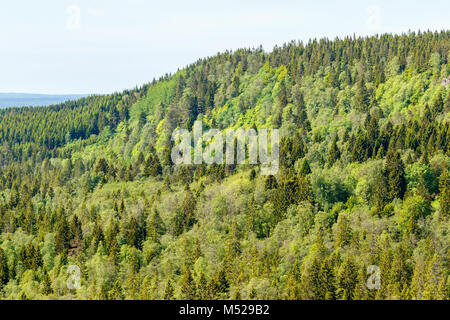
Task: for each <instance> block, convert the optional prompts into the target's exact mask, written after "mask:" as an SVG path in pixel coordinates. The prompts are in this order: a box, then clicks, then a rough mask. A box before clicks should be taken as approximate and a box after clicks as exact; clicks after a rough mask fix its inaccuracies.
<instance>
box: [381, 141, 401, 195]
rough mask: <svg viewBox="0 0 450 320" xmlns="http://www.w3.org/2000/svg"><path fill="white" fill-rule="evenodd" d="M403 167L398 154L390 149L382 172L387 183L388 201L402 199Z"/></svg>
mask: <svg viewBox="0 0 450 320" xmlns="http://www.w3.org/2000/svg"><path fill="white" fill-rule="evenodd" d="M404 168H405V166H404V164H403V161H402V159H401V158H400V154H399V153H398V152H397V151H393V150H392V149H390V150H389V151H388V153H387V155H386V163H385V166H384V170H385V173H386V176H387V182H388V192H387V198H388V201H392V200H394V199H395V198H398V199H403V196H404V195H405V192H406V179H405V169H404Z"/></svg>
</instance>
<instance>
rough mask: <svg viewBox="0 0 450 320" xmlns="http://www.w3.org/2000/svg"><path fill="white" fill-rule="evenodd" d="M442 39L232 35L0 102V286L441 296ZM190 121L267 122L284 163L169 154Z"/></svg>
mask: <svg viewBox="0 0 450 320" xmlns="http://www.w3.org/2000/svg"><path fill="white" fill-rule="evenodd" d="M449 36H450V31H442V32H426V33H409V34H403V35H381V36H374V37H367V38H350V37H349V38H345V39H335V40H328V39H320V40H311V41H309V42H308V43H302V42H291V43H288V44H285V45H283V46H281V47H275V48H274V49H273V51H272V52H270V53H266V52H264V51H263V50H262V49H261V48H257V49H241V50H237V51H235V52H224V53H220V54H217V55H216V56H213V57H209V58H205V59H200V60H198V61H197V62H195V63H193V64H192V65H189V66H187V67H186V68H184V69H182V70H180V71H179V72H177V73H176V74H173V75H166V76H164V77H161V78H160V79H158V80H154V81H153V82H151V83H149V84H147V85H145V86H143V87H140V88H135V89H133V90H127V91H124V92H121V93H114V94H111V95H103V96H91V97H85V98H82V99H79V100H75V101H69V102H66V103H61V104H57V105H53V106H50V107H35V108H7V109H3V110H0V145H1V146H2V148H3V152H2V153H1V154H0V230H1V235H0V287H1V289H2V298H6V299H11V298H22V299H23V298H30V299H43V298H47V297H51V298H56V299H63V298H69V299H124V298H125V299H181V298H183V299H230V298H231V299H233V298H243V299H255V298H259V299H449V298H450V295H449V294H450V286H449V281H448V279H449V272H450V269H449V250H448V249H449V244H450V241H449V240H450V239H449V237H450V235H449V230H450V224H449V204H450V180H449V175H448V169H449V155H450V154H449V152H450V151H449V150H450V149H449V141H450V140H449V136H450V131H449V109H450V87H449V86H446V85H445V84H444V82H443V81H442V79H444V78H447V77H448V76H449V75H450V62H449V53H450V41H449ZM196 120H202V122H203V127H204V130H206V129H209V128H217V129H219V130H221V131H222V132H225V131H226V130H227V129H230V128H233V129H237V128H246V129H250V128H255V129H257V130H258V129H263V128H278V129H279V130H280V135H281V140H280V143H279V149H280V158H279V163H280V170H279V172H278V174H277V175H275V176H263V175H261V173H260V170H259V169H260V166H259V165H250V164H248V163H247V164H242V165H229V164H228V165H225V164H211V165H206V164H200V165H174V164H173V163H172V161H171V157H170V154H171V150H172V148H173V146H174V144H173V141H172V140H171V135H172V133H173V131H174V130H176V129H179V128H185V129H187V130H189V131H191V130H192V126H193V124H194V121H196ZM74 268H75V269H74ZM68 270H79V273H77V272H75V274H73V275H72V276H73V277H75V278H77V277H79V279H80V280H81V281H80V286H79V287H78V288H77V289H74V288H68V287H67V285H66V284H67V281H66V280H67V277H68V273H67V272H68ZM368 270H369V271H370V272H369V273H370V274H369V275H368V274H367V272H368ZM370 275H373V276H374V277H375V278H376V279H379V280H380V281H374V282H373V286H370V285H369V286H368V285H367V280H368V277H369V276H370ZM371 279H372V278H371ZM75 283H76V281H75Z"/></svg>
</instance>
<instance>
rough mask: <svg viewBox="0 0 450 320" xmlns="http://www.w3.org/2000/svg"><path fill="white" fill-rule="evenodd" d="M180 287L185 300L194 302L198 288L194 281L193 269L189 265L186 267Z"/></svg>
mask: <svg viewBox="0 0 450 320" xmlns="http://www.w3.org/2000/svg"><path fill="white" fill-rule="evenodd" d="M179 286H180V291H181V294H182V295H183V299H185V300H194V299H195V298H196V286H195V283H194V280H193V279H192V274H191V269H190V268H189V266H188V265H185V266H184V272H183V276H182V277H181V280H180V284H179Z"/></svg>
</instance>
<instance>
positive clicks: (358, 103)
mask: <svg viewBox="0 0 450 320" xmlns="http://www.w3.org/2000/svg"><path fill="white" fill-rule="evenodd" d="M355 99H356V100H355V108H356V110H358V111H360V112H367V110H368V109H369V105H370V96H369V93H368V92H367V88H366V83H365V81H364V78H363V76H361V77H360V78H359V81H358V82H357V84H356V95H355Z"/></svg>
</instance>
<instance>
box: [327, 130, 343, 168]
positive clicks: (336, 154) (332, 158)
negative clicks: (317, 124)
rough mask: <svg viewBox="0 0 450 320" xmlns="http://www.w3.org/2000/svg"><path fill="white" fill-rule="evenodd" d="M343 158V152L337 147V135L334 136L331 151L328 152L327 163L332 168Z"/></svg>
mask: <svg viewBox="0 0 450 320" xmlns="http://www.w3.org/2000/svg"><path fill="white" fill-rule="evenodd" d="M340 158H341V152H340V151H339V148H338V146H337V135H335V136H334V138H333V140H332V142H331V146H330V149H329V150H328V156H327V163H328V165H329V166H330V167H332V166H333V164H334V163H335V162H336V161H337V160H339V159H340Z"/></svg>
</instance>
